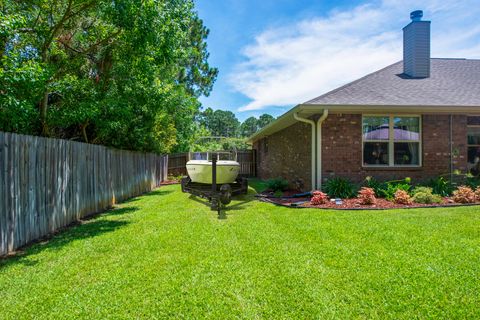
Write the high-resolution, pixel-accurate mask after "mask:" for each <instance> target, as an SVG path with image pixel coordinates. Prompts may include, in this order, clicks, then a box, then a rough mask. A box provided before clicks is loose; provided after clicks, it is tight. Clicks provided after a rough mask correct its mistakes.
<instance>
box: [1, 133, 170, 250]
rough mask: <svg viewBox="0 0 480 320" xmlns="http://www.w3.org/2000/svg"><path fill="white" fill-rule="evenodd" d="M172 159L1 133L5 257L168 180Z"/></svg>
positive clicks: (2, 248) (2, 239) (2, 220)
mask: <svg viewBox="0 0 480 320" xmlns="http://www.w3.org/2000/svg"><path fill="white" fill-rule="evenodd" d="M167 170H168V157H166V156H159V155H155V154H145V153H139V152H132V151H124V150H115V149H110V148H107V147H104V146H99V145H92V144H85V143H80V142H72V141H66V140H59V139H49V138H42V137H33V136H24V135H17V134H12V133H3V132H0V256H1V255H5V254H7V253H9V252H12V251H14V250H15V249H17V248H19V247H21V246H23V245H25V244H27V243H28V242H30V241H32V240H35V239H38V238H41V237H42V236H45V235H47V234H49V233H52V232H54V231H56V230H57V229H59V228H61V227H64V226H66V225H68V224H70V223H72V222H74V221H78V220H80V219H81V218H82V217H85V216H88V215H90V214H94V213H98V212H101V211H104V210H106V209H108V208H110V207H111V206H112V205H113V204H115V203H117V202H120V201H122V200H125V199H128V198H130V197H134V196H137V195H140V194H142V193H144V192H147V191H150V190H152V189H153V188H155V187H157V186H159V185H160V183H161V182H162V181H163V180H166V176H167Z"/></svg>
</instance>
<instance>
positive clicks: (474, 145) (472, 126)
mask: <svg viewBox="0 0 480 320" xmlns="http://www.w3.org/2000/svg"><path fill="white" fill-rule="evenodd" d="M468 128H480V125H478V124H472V125H467V165H469V166H471V165H474V163H471V162H470V161H468V148H478V147H480V144H469V143H468ZM469 170H470V168H469Z"/></svg>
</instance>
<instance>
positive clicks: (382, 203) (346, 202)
mask: <svg viewBox="0 0 480 320" xmlns="http://www.w3.org/2000/svg"><path fill="white" fill-rule="evenodd" d="M293 194H295V193H293V192H286V193H285V194H284V196H285V197H288V196H291V195H293ZM258 198H259V200H260V201H263V202H269V203H273V204H276V205H281V206H285V207H292V208H318V209H340V210H375V209H377V210H384V209H409V208H435V207H456V206H468V205H480V202H476V203H469V204H462V203H455V202H453V201H452V200H451V199H449V198H443V199H442V202H441V203H432V204H423V203H412V204H410V205H403V204H397V203H394V202H391V201H388V200H386V199H383V198H377V201H376V203H375V204H374V205H361V204H360V203H359V202H358V199H342V204H336V203H335V202H332V201H329V202H328V203H326V204H322V205H312V204H310V197H301V198H282V197H278V198H277V197H273V196H271V195H270V194H260V195H258Z"/></svg>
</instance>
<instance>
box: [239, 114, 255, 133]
mask: <svg viewBox="0 0 480 320" xmlns="http://www.w3.org/2000/svg"><path fill="white" fill-rule="evenodd" d="M257 131H258V119H257V118H255V117H249V118H247V119H246V120H245V121H243V122H242V124H241V125H240V135H241V136H242V137H250V136H251V135H252V134H254V133H255V132H257Z"/></svg>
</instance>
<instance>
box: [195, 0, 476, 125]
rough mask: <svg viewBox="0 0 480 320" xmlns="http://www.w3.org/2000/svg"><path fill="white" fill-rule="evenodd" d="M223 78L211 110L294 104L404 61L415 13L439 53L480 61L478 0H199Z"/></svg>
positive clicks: (252, 110)
mask: <svg viewBox="0 0 480 320" xmlns="http://www.w3.org/2000/svg"><path fill="white" fill-rule="evenodd" d="M196 7H197V10H198V12H199V16H200V18H202V19H203V20H204V23H205V25H206V26H207V27H208V28H209V29H210V36H209V38H208V40H207V42H208V50H209V52H210V59H209V61H210V63H211V65H213V66H216V67H218V68H219V71H220V73H219V76H218V79H217V82H216V83H215V86H214V88H213V91H212V93H211V95H210V96H209V97H202V98H201V101H202V104H203V106H204V107H211V108H213V109H225V110H231V111H233V112H235V114H236V115H237V117H238V118H239V119H240V120H244V119H245V118H247V117H249V116H252V115H253V116H259V115H260V114H262V113H270V114H272V115H274V116H278V115H280V114H282V113H284V112H285V111H287V110H288V109H289V108H290V107H292V106H294V105H296V104H298V103H302V102H304V101H307V100H309V99H311V98H314V97H316V96H318V95H320V94H322V93H325V92H327V91H329V90H331V89H334V88H336V87H338V86H340V85H342V84H345V83H347V82H349V81H352V80H354V79H356V78H358V77H361V76H363V75H365V74H366V73H369V72H373V71H375V70H377V69H380V68H382V67H385V66H386V65H388V64H391V63H394V62H396V61H398V60H401V55H402V30H401V28H402V27H403V26H405V25H406V24H407V23H408V22H409V13H410V11H413V10H416V9H422V10H424V20H431V21H432V56H433V57H462V58H480V22H479V21H480V20H478V16H480V5H479V2H478V0H464V1H458V0H457V1H454V0H425V1H413V0H374V1H356V0H351V1H345V0H341V1H321V0H317V1H313V0H303V1H301V0H256V1H253V0H196Z"/></svg>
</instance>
